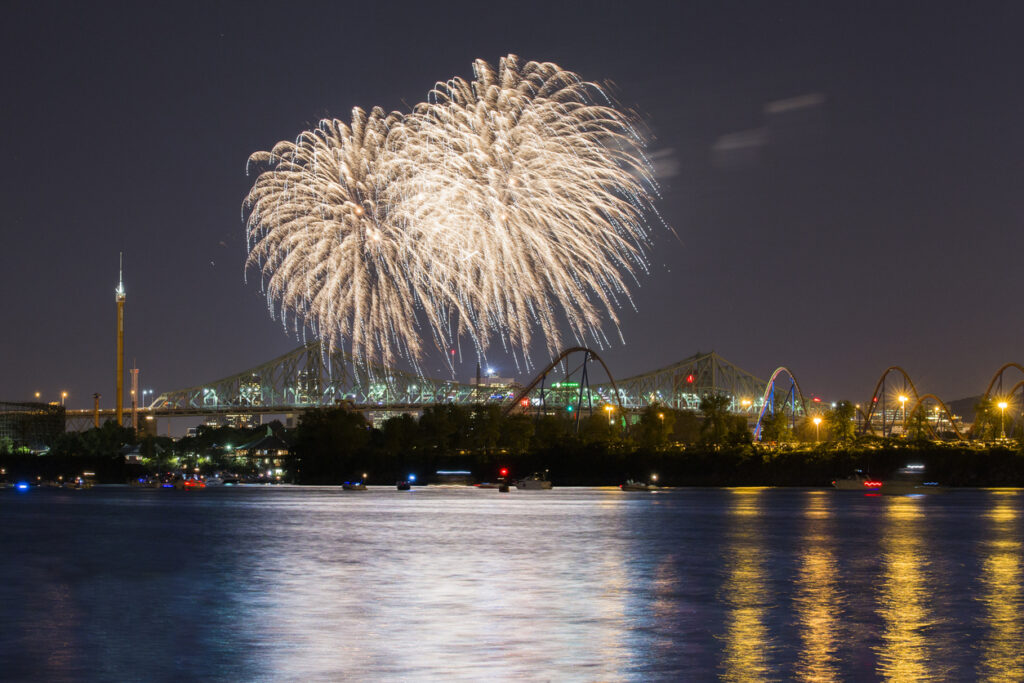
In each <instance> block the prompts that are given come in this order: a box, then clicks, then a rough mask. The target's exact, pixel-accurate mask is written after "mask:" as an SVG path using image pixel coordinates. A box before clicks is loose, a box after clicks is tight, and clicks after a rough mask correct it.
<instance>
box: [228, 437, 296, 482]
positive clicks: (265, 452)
mask: <svg viewBox="0 0 1024 683" xmlns="http://www.w3.org/2000/svg"><path fill="white" fill-rule="evenodd" d="M290 452H291V447H290V446H289V445H288V443H287V442H286V441H285V440H284V439H282V438H281V437H279V436H275V435H274V431H273V430H272V429H271V428H270V427H267V433H266V434H265V435H264V436H261V437H259V438H258V439H254V440H252V441H250V442H249V443H247V444H243V445H241V446H239V447H238V448H236V449H235V450H234V455H235V457H236V458H244V459H245V460H246V461H247V462H248V463H249V464H250V465H253V466H255V467H257V468H259V470H260V471H261V472H262V471H263V470H266V471H267V475H268V476H274V477H275V478H278V479H280V478H281V476H282V475H283V474H284V470H283V467H284V461H285V458H287V457H288V454H289V453H290Z"/></svg>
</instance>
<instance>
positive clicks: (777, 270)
mask: <svg viewBox="0 0 1024 683" xmlns="http://www.w3.org/2000/svg"><path fill="white" fill-rule="evenodd" d="M670 4H674V5H677V6H676V7H674V8H665V7H662V6H661V5H670ZM947 4H948V8H942V7H940V3H906V4H897V3H878V4H873V5H869V4H868V3H819V2H815V3H782V2H773V3H749V2H742V3H727V2H706V3H693V2H687V3H658V4H652V5H644V4H643V3H639V2H628V3H625V2H624V3H614V4H608V3H596V2H578V3H564V4H563V3H557V2H543V3H537V4H530V3H472V4H465V5H456V4H455V3H418V2H417V3H407V5H406V4H389V3H369V2H360V3H344V2H332V3H324V4H322V5H313V4H302V3H295V2H291V3H280V4H276V5H260V6H256V5H255V3H237V4H234V3H232V4H228V3H201V4H196V5H188V4H186V3H173V4H168V5H165V6H162V7H153V6H150V3H124V4H115V3H70V2H66V3H47V4H44V3H36V2H15V3H10V2H8V3H5V6H4V7H5V11H4V21H3V23H2V26H0V54H2V59H0V63H2V67H0V70H2V74H3V75H2V93H3V95H2V98H3V99H2V101H3V104H2V106H0V121H2V126H0V134H2V136H3V145H2V154H3V157H4V163H3V167H2V170H0V173H2V179H3V180H2V183H0V193H2V202H3V213H2V214H0V221H2V230H3V233H2V234H3V242H2V244H3V248H2V250H0V273H2V277H3V301H4V315H3V320H4V333H3V342H2V351H3V353H2V356H0V358H2V360H0V400H29V399H31V397H32V396H33V394H34V392H35V391H40V392H42V395H43V398H44V399H45V400H59V393H60V391H61V390H67V391H68V392H70V398H69V400H68V405H69V406H70V407H81V408H84V407H89V406H91V403H92V401H91V396H92V393H93V392H96V391H99V392H101V393H102V394H103V401H102V402H103V405H104V406H105V407H111V406H112V405H113V393H114V387H113V382H114V380H113V374H114V372H113V366H114V323H115V308H114V288H115V286H116V285H117V267H118V252H120V251H123V252H124V254H125V270H124V277H125V287H126V289H127V292H128V298H127V308H126V320H127V322H126V325H127V335H126V349H127V350H126V356H127V366H128V367H131V365H132V362H133V359H134V360H135V361H136V362H137V364H138V367H139V368H140V369H141V373H140V376H141V385H142V387H144V388H152V389H154V390H155V392H156V393H157V394H159V393H160V392H162V391H166V390H171V389H177V388H183V387H186V386H191V385H195V384H199V383H202V382H204V381H210V380H213V379H216V378H219V377H222V376H225V375H230V374H233V373H235V372H237V371H241V370H244V369H246V368H248V367H250V366H253V365H256V364H258V363H260V362H263V361H266V360H269V359H271V358H272V357H274V356H277V355H280V354H282V353H284V352H287V351H288V350H290V349H292V348H294V347H295V346H297V340H296V338H295V335H294V333H288V332H286V331H285V330H283V329H282V326H281V324H280V323H279V322H277V321H274V320H272V319H271V318H270V316H269V315H268V311H267V307H266V302H265V299H264V297H263V295H262V294H261V293H260V291H259V286H258V279H256V280H255V281H251V282H250V283H249V284H246V283H245V282H244V279H243V264H244V261H245V257H246V245H245V235H244V226H243V223H242V219H241V203H242V199H243V198H244V196H245V194H246V192H247V191H248V189H249V187H250V185H251V182H252V178H249V177H247V176H246V173H245V165H246V160H247V158H248V157H249V155H250V154H251V153H252V152H254V151H257V150H263V149H269V148H270V147H272V146H273V145H274V143H276V142H277V141H279V140H282V139H294V138H295V136H296V135H297V134H298V133H299V132H300V131H302V130H303V129H305V128H308V127H312V126H314V125H315V124H316V122H317V121H318V120H319V119H320V118H323V117H338V118H341V119H348V118H349V116H350V110H351V108H352V107H353V106H361V107H364V108H370V107H372V106H374V105H380V106H383V107H385V108H388V109H398V110H400V111H407V110H408V109H409V107H411V106H412V105H414V104H415V103H417V102H420V101H422V100H423V99H424V98H425V97H426V93H427V91H428V90H429V89H430V87H431V86H432V85H433V84H434V82H435V81H438V80H445V79H447V78H449V77H452V76H455V75H459V76H463V77H466V78H471V77H472V67H471V65H472V61H473V60H474V59H476V58H485V59H487V60H488V61H490V62H492V63H493V62H496V61H497V59H498V58H499V57H501V56H503V55H505V54H508V53H515V54H518V55H520V56H521V57H522V58H524V59H526V60H538V61H553V62H556V63H558V64H559V65H561V66H562V67H564V68H566V69H570V70H573V71H576V72H578V73H580V74H581V75H582V76H583V77H584V78H586V79H589V80H597V81H610V82H612V83H613V84H614V88H615V91H616V94H617V97H618V99H619V100H620V101H621V102H622V104H623V105H624V106H627V107H630V108H634V109H636V110H637V111H638V112H639V113H640V114H641V115H642V116H643V117H644V119H645V123H646V125H647V126H648V127H649V128H650V130H651V131H652V133H653V135H654V137H655V139H654V140H653V142H652V144H651V150H652V151H654V152H655V155H656V158H657V159H658V170H659V174H660V181H661V183H662V189H663V199H662V200H661V201H660V203H659V204H658V207H659V210H660V212H661V214H662V216H663V217H664V219H665V221H666V222H667V223H668V224H669V225H671V227H672V228H673V229H674V230H675V232H676V233H677V234H678V238H677V237H676V236H675V235H673V234H672V233H671V232H670V231H668V230H664V229H661V230H657V231H655V233H654V235H653V246H652V248H651V250H650V259H651V266H652V269H651V273H650V274H649V275H646V276H642V277H641V282H640V286H639V287H637V288H635V290H634V301H635V304H636V307H637V311H635V312H634V311H633V310H632V309H626V310H623V311H622V327H621V329H622V333H623V336H624V337H625V343H624V344H617V345H616V346H614V347H613V348H611V349H608V350H607V351H605V352H603V353H602V355H603V357H604V358H605V360H606V361H607V362H608V364H609V365H610V367H611V368H612V371H613V372H614V373H615V375H616V376H617V377H627V376H630V375H633V374H637V373H641V372H644V371H647V370H653V369H655V368H658V367H661V366H665V365H669V364H671V363H673V362H675V361H677V360H679V359H682V358H684V357H686V356H689V355H691V354H693V353H695V352H697V351H709V350H712V349H713V350H715V351H717V352H718V353H720V354H721V355H723V356H724V357H725V358H727V359H729V360H731V361H732V362H734V363H736V364H737V365H739V366H740V367H742V368H744V369H746V370H748V371H750V372H753V373H754V374H756V375H759V376H762V377H766V376H767V375H768V374H769V373H770V372H771V370H772V369H773V368H775V367H776V366H778V365H786V366H788V367H790V368H791V369H792V370H793V371H794V372H795V374H796V375H797V378H798V379H799V381H800V383H801V384H802V385H803V387H804V389H805V391H807V392H808V393H815V394H818V395H820V396H822V397H824V398H826V399H828V400H832V399H842V398H849V399H851V400H855V401H864V400H867V399H868V398H869V397H870V393H871V390H872V389H873V387H874V383H875V380H876V379H877V378H878V376H879V375H880V373H881V372H882V370H884V369H885V368H886V367H887V366H889V365H892V364H898V365H902V366H904V367H905V368H906V369H907V370H908V371H909V372H910V374H911V376H912V377H913V378H914V380H915V382H916V383H917V386H918V388H919V389H920V390H921V391H931V392H934V393H937V394H938V395H940V396H942V397H944V398H946V399H955V398H960V397H963V396H968V395H976V394H980V393H982V392H983V391H984V389H985V385H986V384H987V382H988V379H989V377H990V376H991V374H992V373H993V372H994V371H995V370H996V369H997V368H998V366H999V365H1001V364H1002V363H1004V362H1006V361H1010V360H1016V361H1024V350H1022V349H1021V344H1020V340H1021V333H1022V331H1024V318H1022V317H1021V316H1020V315H1019V314H1018V311H1017V308H1018V301H1019V300H1020V299H1021V297H1022V296H1024V292H1022V291H1021V287H1020V282H1021V275H1020V274H1019V273H1020V271H1019V258H1020V255H1021V253H1022V247H1024V244H1022V242H1024V239H1022V231H1021V230H1020V226H1021V223H1022V220H1024V192H1022V191H1021V188H1022V185H1024V183H1022V181H1024V171H1022V163H1021V159H1022V158H1024V90H1022V87H1021V73H1022V67H1024V51H1022V49H1021V44H1020V37H1019V31H1020V27H1021V26H1022V25H1024V23H1022V20H1024V10H1022V9H1020V8H1021V6H1020V5H1018V4H1016V3H996V2H992V3H974V4H967V3H947ZM250 5H252V6H250ZM570 339H571V338H570ZM467 348H468V347H467ZM438 358H439V354H438V357H437V358H435V359H434V360H433V361H430V362H427V363H426V364H425V366H426V369H427V370H428V371H431V370H433V369H436V372H433V373H432V374H435V375H436V376H444V372H443V371H442V370H441V369H440V368H441V365H442V364H441V362H440V360H438ZM536 360H538V361H543V360H544V358H543V356H542V355H541V356H538V357H537V358H536ZM491 361H492V364H493V365H494V367H495V368H496V369H497V370H498V371H499V372H500V373H501V374H503V375H508V374H509V373H510V372H511V370H512V368H511V364H510V362H509V361H508V359H507V358H505V357H503V356H502V355H501V354H500V353H495V354H494V356H493V357H492V358H491ZM475 362H476V361H475V358H473V357H467V358H466V359H465V361H464V363H463V364H462V366H460V368H459V376H458V378H459V379H461V380H467V379H468V378H469V377H470V376H471V375H473V374H474V372H475ZM521 379H526V378H524V377H521Z"/></svg>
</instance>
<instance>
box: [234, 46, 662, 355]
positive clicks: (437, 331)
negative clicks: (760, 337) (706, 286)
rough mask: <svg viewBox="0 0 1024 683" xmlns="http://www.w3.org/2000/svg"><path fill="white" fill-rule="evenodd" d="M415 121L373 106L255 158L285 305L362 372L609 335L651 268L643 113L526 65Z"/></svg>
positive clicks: (262, 246)
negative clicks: (454, 353)
mask: <svg viewBox="0 0 1024 683" xmlns="http://www.w3.org/2000/svg"><path fill="white" fill-rule="evenodd" d="M474 72H475V80H473V81H472V82H467V81H464V80H462V79H458V78H456V79H452V80H450V81H448V82H446V83H439V84H438V85H437V86H436V87H435V88H434V90H433V91H432V92H431V93H430V99H429V101H428V102H427V103H423V104H420V105H417V106H416V107H415V108H414V111H413V112H412V113H411V114H409V115H407V116H405V117H402V116H401V115H399V114H395V113H392V114H385V113H384V112H383V111H382V110H380V109H374V110H373V111H372V112H371V113H370V115H368V116H367V115H366V114H364V113H363V112H362V111H361V110H358V109H357V110H355V112H354V115H353V123H352V126H351V128H349V127H348V126H345V125H344V124H342V123H340V122H338V121H330V122H327V121H325V122H321V125H320V127H319V128H318V129H317V130H315V131H307V132H304V133H303V134H301V135H300V136H299V138H298V139H297V140H296V142H294V143H290V142H282V143H279V144H278V145H277V146H276V147H275V148H274V150H273V151H272V152H270V153H265V152H264V153H258V154H255V155H253V157H252V158H251V161H253V162H258V163H261V164H266V165H267V166H269V168H268V169H267V170H266V171H264V172H263V173H262V174H261V175H260V176H259V177H258V178H257V180H256V182H255V184H254V186H253V189H252V191H251V192H250V193H249V196H248V197H247V199H246V204H245V206H246V208H247V209H248V211H249V216H248V222H247V228H248V234H249V240H250V255H249V264H258V266H259V267H260V269H261V272H262V274H263V276H264V280H265V289H266V294H267V299H268V303H269V305H270V306H271V308H272V310H273V309H274V307H275V306H277V307H279V309H280V311H281V314H282V316H287V315H288V314H289V313H290V314H291V315H292V316H293V320H294V321H295V323H296V324H297V325H298V324H307V325H308V326H309V327H310V328H311V329H312V330H313V331H314V333H316V334H318V335H320V336H321V337H322V338H323V339H324V340H325V341H326V342H327V343H328V346H329V347H331V348H334V347H336V346H338V345H339V344H341V343H344V341H345V340H347V341H348V343H349V344H350V345H351V350H352V352H353V355H354V356H355V357H356V358H357V359H360V360H365V361H379V362H383V363H385V364H391V363H392V362H393V361H394V360H395V356H396V354H400V355H404V356H407V357H409V358H411V359H413V360H417V359H419V358H420V357H421V354H422V353H423V343H422V341H421V339H420V335H419V334H418V332H419V331H420V330H422V329H427V330H429V332H430V334H431V336H432V337H433V339H434V342H435V344H437V345H438V346H439V347H447V346H448V344H449V343H451V340H452V337H453V336H462V335H465V336H468V337H469V338H471V339H472V340H473V342H474V344H475V346H476V348H477V351H478V354H479V355H481V356H483V355H484V354H485V352H486V350H487V348H488V347H489V345H490V344H491V343H492V341H493V340H494V339H495V338H497V339H499V340H500V341H501V342H502V343H503V344H505V345H506V346H510V347H511V348H512V349H518V350H520V351H521V352H522V353H523V355H524V357H525V358H526V359H527V363H528V357H529V347H530V345H531V343H532V342H533V341H534V337H535V334H538V333H539V335H540V336H541V337H542V338H543V340H544V343H545V344H546V346H547V348H548V350H549V351H552V352H554V351H557V350H558V348H559V347H560V346H561V343H562V334H561V326H562V324H563V323H567V324H568V326H569V329H570V331H571V333H572V334H573V336H574V337H575V338H576V339H578V340H583V339H593V340H596V341H597V342H598V343H599V344H603V343H604V341H605V328H606V327H607V326H608V324H609V323H610V325H611V326H612V327H615V328H617V326H618V317H617V315H616V307H617V306H618V305H619V304H620V301H621V300H623V299H628V297H629V293H628V287H627V285H626V281H625V278H626V277H628V276H630V275H633V274H634V271H635V269H636V268H637V267H640V268H644V267H645V265H646V264H645V260H644V254H643V250H644V246H645V245H646V242H647V228H646V223H645V217H646V216H647V215H651V214H653V212H654V209H653V206H652V192H653V188H654V181H653V179H652V177H651V174H650V166H649V164H648V163H647V161H646V160H645V158H644V156H643V144H644V142H643V140H642V139H641V137H640V136H639V135H638V134H637V133H636V131H635V130H634V128H633V126H632V120H631V117H630V116H628V115H627V114H625V113H623V112H620V111H619V110H617V109H616V108H615V107H614V106H613V104H612V102H611V100H610V99H609V98H608V97H607V96H606V94H605V92H604V91H603V90H602V89H601V88H600V87H599V86H598V85H596V84H594V83H587V82H584V81H582V80H581V79H580V78H579V77H578V76H577V75H576V74H573V73H571V72H568V71H564V70H562V69H560V68H559V67H558V66H556V65H554V64H550V63H537V62H528V63H526V64H524V65H521V64H520V61H519V59H518V58H517V57H515V56H514V55H510V56H508V57H505V58H503V59H501V60H500V62H499V65H498V67H497V69H494V68H492V67H491V66H490V65H488V64H487V63H486V62H483V61H480V60H478V61H477V62H476V63H475V64H474Z"/></svg>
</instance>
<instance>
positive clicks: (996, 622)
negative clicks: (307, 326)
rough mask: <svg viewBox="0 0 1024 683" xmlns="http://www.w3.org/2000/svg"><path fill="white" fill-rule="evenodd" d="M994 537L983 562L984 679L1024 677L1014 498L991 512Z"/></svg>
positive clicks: (1003, 679) (1018, 557)
mask: <svg viewBox="0 0 1024 683" xmlns="http://www.w3.org/2000/svg"><path fill="white" fill-rule="evenodd" d="M988 517H989V519H990V520H992V525H991V532H992V536H991V539H992V540H991V541H989V543H987V544H986V547H985V550H986V551H987V553H988V554H987V556H986V557H985V559H984V561H983V563H982V570H981V571H982V575H981V583H982V586H983V589H982V594H981V596H980V598H979V599H980V600H981V602H982V604H984V606H985V610H986V613H987V617H988V619H987V622H988V624H989V634H988V636H987V637H986V638H985V639H984V641H983V642H982V643H981V666H980V671H979V673H980V679H981V680H986V681H1021V680H1024V658H1022V656H1021V654H1020V651H1021V647H1022V643H1024V628H1022V627H1021V607H1022V600H1021V586H1020V582H1021V578H1022V577H1021V560H1020V554H1021V542H1020V541H1019V540H1018V533H1017V525H1016V521H1017V510H1016V508H1015V507H1014V505H1013V504H1012V503H1011V502H1008V501H999V503H998V504H997V505H996V506H995V507H994V508H993V509H992V511H991V512H990V513H989V514H988Z"/></svg>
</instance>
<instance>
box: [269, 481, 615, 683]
mask: <svg viewBox="0 0 1024 683" xmlns="http://www.w3.org/2000/svg"><path fill="white" fill-rule="evenodd" d="M417 493H418V494H419V496H420V497H419V498H417V496H416V495H415V494H414V495H413V496H406V498H405V499H404V500H403V499H401V498H396V497H393V496H387V497H384V496H382V497H381V498H380V501H381V502H380V503H377V501H375V500H373V499H371V498H364V499H363V500H361V501H360V502H361V505H360V507H359V508H358V509H356V508H353V507H350V508H349V509H339V510H337V514H336V516H335V518H334V519H332V520H330V521H329V522H327V526H326V528H324V527H321V528H320V530H319V531H318V532H317V533H318V534H323V535H324V536H325V537H327V538H344V539H346V543H345V545H344V546H342V547H337V546H335V547H329V546H328V547H324V548H323V549H322V550H319V551H318V552H316V553H304V554H298V553H295V552H294V549H293V550H292V551H291V552H288V553H276V552H270V553H267V554H266V555H264V556H263V558H262V560H263V561H262V566H261V569H260V572H259V573H260V580H261V581H265V582H266V583H267V590H268V599H269V600H270V605H268V607H269V610H270V611H271V612H272V614H273V617H272V620H271V628H270V631H271V633H270V634H268V635H269V637H270V639H271V640H272V641H273V640H274V635H275V633H277V634H280V635H282V636H287V640H288V642H289V643H290V647H289V648H287V649H283V650H282V649H277V648H271V649H270V651H269V652H268V654H269V655H270V656H271V657H272V659H273V666H272V667H271V668H272V670H274V671H275V672H277V674H276V675H282V676H285V677H289V676H290V677H294V678H295V679H297V680H302V679H307V678H309V677H318V678H322V677H324V676H327V677H329V678H334V677H338V678H340V677H350V678H351V677H355V678H359V677H374V678H380V677H384V678H388V677H406V676H409V674H410V672H415V676H414V677H415V678H417V679H423V678H428V679H438V680H440V679H446V678H450V677H451V672H452V671H453V670H457V671H458V672H459V677H461V678H462V679H464V680H474V679H475V680H483V679H494V678H503V679H517V678H536V677H537V676H538V674H541V677H543V676H544V672H548V671H550V668H551V665H552V663H553V662H558V667H559V669H560V670H562V671H563V672H564V671H566V670H568V671H573V672H575V674H576V675H578V676H580V677H582V678H587V679H599V680H621V679H622V677H623V663H625V662H630V661H631V654H630V652H629V651H628V648H627V645H626V644H625V641H624V636H625V635H626V634H628V633H629V630H630V628H631V626H632V624H631V622H630V619H629V618H628V617H627V609H626V605H627V601H628V600H629V598H630V592H631V588H634V587H631V586H630V585H629V580H628V576H627V574H626V570H625V566H624V562H623V557H624V553H625V552H627V551H628V543H629V539H628V538H627V537H624V536H623V535H621V534H617V533H615V528H616V527H617V526H618V525H620V524H621V520H620V519H619V516H620V515H621V506H619V510H616V509H615V508H616V505H615V504H614V503H613V504H611V505H602V506H600V507H598V506H594V505H592V504H591V503H590V502H589V501H587V502H582V501H581V502H579V503H577V502H576V501H574V500H573V499H571V498H566V497H563V496H557V497H555V496H552V495H551V494H548V493H546V492H536V493H534V492H528V493H524V494H523V495H517V496H515V497H512V496H510V497H499V496H498V494H494V498H493V500H491V501H489V503H490V504H489V505H486V506H481V504H480V500H479V498H480V494H479V492H476V491H470V492H466V494H465V496H459V495H458V493H457V492H455V493H453V492H451V491H448V492H445V493H444V495H445V497H446V499H445V500H444V504H443V505H438V501H437V497H436V496H435V495H434V494H433V493H432V492H417ZM438 495H440V494H438ZM524 496H530V497H531V500H529V501H528V502H526V504H525V505H524ZM524 508H525V509H524ZM524 515H525V516H526V517H527V519H524ZM485 517H486V518H489V521H488V519H484V518H485ZM617 520H619V521H617ZM510 521H514V523H510ZM524 522H525V523H524ZM467 529H473V530H476V531H474V533H472V534H468V533H467ZM479 530H487V532H486V533H485V535H482V536H481V535H479ZM609 532H611V533H609ZM295 540H296V539H292V540H291V541H290V542H289V543H288V545H289V547H291V548H294V545H295ZM311 540H312V539H311ZM588 547H589V549H590V552H586V553H582V552H578V551H579V549H581V548H588ZM569 549H574V550H575V551H574V552H570V551H569ZM297 636H298V637H300V638H301V641H299V642H296V637H297ZM310 653H315V654H316V655H317V656H314V657H310V656H309V655H310Z"/></svg>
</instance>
